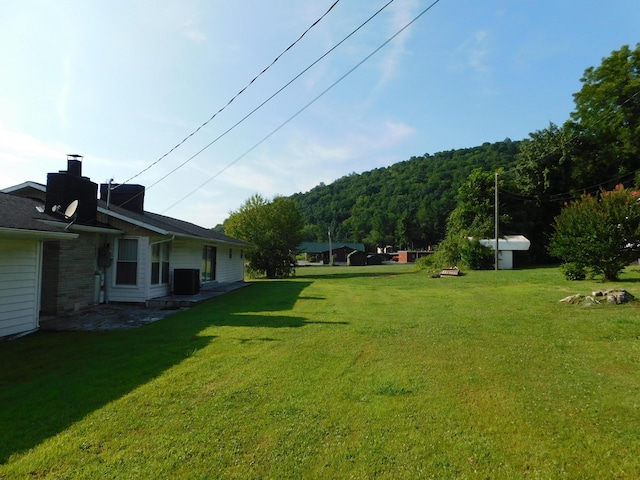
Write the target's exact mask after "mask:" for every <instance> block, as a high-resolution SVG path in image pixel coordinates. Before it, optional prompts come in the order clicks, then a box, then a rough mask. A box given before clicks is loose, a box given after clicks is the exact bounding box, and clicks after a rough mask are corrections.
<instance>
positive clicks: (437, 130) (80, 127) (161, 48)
mask: <svg viewBox="0 0 640 480" xmlns="http://www.w3.org/2000/svg"><path fill="white" fill-rule="evenodd" d="M387 2H388V0H340V1H338V2H337V3H336V4H335V6H334V7H333V8H332V9H331V10H330V11H329V12H328V13H327V14H326V16H324V18H322V20H320V21H319V22H318V23H317V24H316V25H314V26H313V28H311V29H310V30H309V31H308V33H306V34H305V35H304V36H303V37H302V38H300V39H299V37H300V36H301V35H302V33H303V32H305V31H306V30H307V29H308V28H309V27H310V26H311V25H312V24H314V22H316V21H317V20H318V19H319V18H321V17H322V16H323V15H324V14H325V13H326V12H327V11H328V10H329V9H330V7H331V6H332V5H333V4H334V3H335V0H305V1H299V0H272V1H269V2H266V1H262V0H234V1H233V2H230V1H228V0H224V1H223V0H109V1H105V0H102V1H99V0H56V1H51V0H3V1H2V2H0V65H2V67H1V69H0V167H1V173H0V189H2V188H6V187H9V186H12V185H17V184H20V183H23V182H25V181H34V182H39V183H43V184H46V178H47V177H46V175H47V173H50V172H57V171H60V170H65V169H66V165H67V164H66V155H67V154H78V155H82V156H83V167H82V168H83V175H85V176H87V177H89V178H91V180H92V181H94V182H96V183H105V182H107V181H108V180H109V179H113V181H114V183H123V182H127V183H136V184H142V185H145V186H146V187H147V190H146V194H145V209H146V210H148V211H152V212H155V213H161V214H164V215H169V216H172V217H176V218H180V219H183V220H187V221H190V222H193V223H196V224H198V225H201V226H204V227H213V226H215V225H217V224H219V223H222V222H223V221H224V220H225V219H226V218H227V217H228V216H229V213H230V212H232V211H235V210H237V209H238V208H240V206H241V205H242V204H243V203H244V202H245V201H246V200H247V199H248V198H249V197H251V196H252V195H254V194H260V195H262V196H263V197H265V198H267V199H271V198H273V197H274V196H276V195H285V196H289V195H291V194H294V193H298V192H307V191H309V190H310V189H312V188H313V187H314V186H316V185H318V184H319V183H320V182H324V183H325V184H330V183H331V182H333V181H335V180H336V179H338V178H341V177H343V176H345V175H349V174H351V173H354V172H355V173H362V172H365V171H369V170H373V169H375V168H380V167H387V166H390V165H392V164H394V163H397V162H401V161H404V160H408V159H410V158H411V157H412V156H420V155H424V154H434V153H437V152H441V151H446V150H452V149H458V148H467V147H474V146H478V145H481V144H482V143H484V142H497V141H502V140H504V139H505V138H510V139H512V140H522V139H524V138H527V137H528V136H529V134H530V133H532V132H535V131H537V130H541V129H544V128H546V127H547V126H548V125H549V123H550V122H553V123H555V124H562V123H563V122H564V121H566V120H567V119H569V115H570V113H571V111H572V110H573V109H574V103H573V94H574V93H576V92H578V91H579V90H580V87H581V83H580V78H581V77H582V74H583V73H584V71H585V69H586V68H588V67H590V66H598V65H599V64H600V63H601V61H602V59H603V58H604V57H607V56H609V55H610V54H611V52H612V51H614V50H618V49H619V48H620V47H621V46H623V45H630V46H631V47H635V45H636V44H637V43H638V42H640V30H639V29H638V25H640V2H638V1H637V0H613V1H610V2H602V1H601V0H600V1H595V0H582V1H580V2H576V1H575V0H537V1H534V0H485V1H478V0H440V1H439V2H437V3H436V4H435V5H433V6H432V7H431V8H430V9H428V7H429V6H430V5H432V4H433V2H434V0H394V1H392V2H391V3H390V4H389V5H388V6H387V7H385V8H384V9H383V10H382V11H381V12H380V13H379V14H378V15H376V16H375V17H374V18H373V19H372V20H371V21H369V22H368V23H366V24H365V25H364V26H362V27H361V28H360V29H359V30H358V31H357V32H356V33H354V34H353V35H352V36H350V37H349V38H348V39H347V40H345V41H344V42H343V43H342V44H340V46H338V47H337V48H335V49H334V50H333V51H331V53H329V54H327V55H326V56H325V57H324V58H322V59H320V58H321V57H322V56H323V55H325V54H326V53H327V52H328V51H329V50H330V49H332V48H333V47H334V46H335V45H336V44H338V43H339V42H341V41H342V40H343V39H345V37H347V36H348V35H349V34H351V33H352V32H353V31H354V30H356V29H357V28H358V27H360V26H361V25H362V24H363V23H364V22H365V21H367V19H369V17H371V16H372V15H373V14H374V13H375V12H377V11H378V10H380V9H381V8H382V7H384V6H385V4H387ZM427 9H428V10H427ZM425 10H427V11H426V12H425V13H424V14H423V15H422V16H420V17H419V18H417V19H416V20H415V21H414V22H413V23H412V24H411V25H410V26H408V27H407V28H405V29H404V30H402V29H403V28H404V27H405V26H407V24H409V22H411V21H412V20H414V19H415V18H416V17H418V16H419V15H420V13H421V12H424V11H425ZM394 35H395V37H394ZM392 37H393V39H392ZM297 39H299V40H298V41H297V42H296V40H297ZM390 39H392V40H391V41H389V40H390ZM294 43H295V44H294ZM292 44H294V45H293V46H292V47H291V48H290V49H288V50H286V51H285V49H287V47H289V46H291V45H292ZM283 52H284V53H283ZM281 53H282V56H280V57H279V58H278V60H277V61H276V62H275V63H274V64H273V65H271V64H272V62H273V61H274V59H276V57H278V56H279V55H280V54H281ZM319 59H320V60H319ZM318 60H319V61H318ZM316 61H317V63H315V64H314V62H316ZM312 64H313V66H312ZM269 65H271V66H270V67H269ZM266 67H269V68H268V69H267V70H266V71H264V73H262V74H260V72H262V71H263V70H264V69H265V68H266ZM309 67H311V68H309ZM305 69H308V70H306V71H305ZM303 71H304V73H302V72H303ZM301 73H302V75H300V74H301ZM298 75H300V76H299V77H298V78H297V79H295V78H296V77H297V76H298ZM256 77H257V78H256ZM252 79H255V80H254V81H253V82H252ZM294 79H295V81H293V82H292V83H291V84H290V85H289V86H287V87H286V88H284V90H282V91H281V92H280V93H278V94H277V95H276V96H275V97H273V98H271V99H270V100H268V99H269V98H270V97H272V96H273V95H274V94H275V93H276V92H278V90H280V89H282V88H283V87H285V85H287V84H288V83H289V82H291V81H292V80H294ZM245 87H247V88H246V89H245V90H243V89H244V88H245ZM242 90H243V91H242ZM241 91H242V93H240V94H239V95H238V93H239V92H241ZM232 99H233V101H231V100H232ZM267 100H268V101H267ZM230 101H231V103H229V102H230ZM265 101H267V102H266V103H265V104H264V105H262V104H263V103H264V102H265ZM260 105H262V106H260ZM257 107H260V108H258V109H257V110H256V108H257ZM254 110H255V112H254ZM252 112H253V113H252ZM247 115H249V116H248V117H247ZM212 117H213V118H212ZM245 117H246V118H245ZM238 122H240V123H238ZM205 123H206V125H204V126H202V125H203V124H205ZM236 124H237V125H236ZM199 127H202V128H200V129H199V130H198V128H199ZM230 129H231V130H230ZM196 130H197V132H196ZM194 132H196V133H194ZM192 134H193V135H192ZM185 139H186V140H185ZM177 145H179V146H178V147H177V148H175V149H174V150H173V151H171V150H172V149H173V147H175V146H177ZM169 152H171V153H169ZM167 154H168V155H167Z"/></svg>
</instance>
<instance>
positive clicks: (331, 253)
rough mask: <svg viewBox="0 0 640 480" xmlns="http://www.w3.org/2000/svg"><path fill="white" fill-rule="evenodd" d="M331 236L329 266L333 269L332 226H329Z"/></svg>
mask: <svg viewBox="0 0 640 480" xmlns="http://www.w3.org/2000/svg"><path fill="white" fill-rule="evenodd" d="M327 233H328V234H329V266H331V267H333V250H332V248H331V225H329V230H328V231H327Z"/></svg>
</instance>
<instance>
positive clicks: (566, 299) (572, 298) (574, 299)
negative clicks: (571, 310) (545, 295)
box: [560, 293, 582, 304]
mask: <svg viewBox="0 0 640 480" xmlns="http://www.w3.org/2000/svg"><path fill="white" fill-rule="evenodd" d="M560 301H561V302H562V303H571V304H576V303H580V302H581V301H582V295H580V294H579V293H576V294H575V295H569V296H568V297H564V298H563V299H562V300H560Z"/></svg>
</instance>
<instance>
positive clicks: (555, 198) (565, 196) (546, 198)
mask: <svg viewBox="0 0 640 480" xmlns="http://www.w3.org/2000/svg"><path fill="white" fill-rule="evenodd" d="M638 95H640V91H638V92H635V93H634V94H633V95H631V96H629V97H627V98H626V99H625V100H624V102H622V103H621V104H620V105H618V108H621V107H622V106H624V105H626V104H627V103H629V102H630V101H631V100H633V99H634V98H635V97H637V96H638ZM615 113H616V112H615V111H612V112H609V113H608V114H607V115H605V116H604V117H603V118H601V119H599V120H598V122H603V121H605V120H607V119H608V118H609V117H611V116H613V115H614V114H615ZM579 138H580V135H579V134H578V133H575V134H574V135H573V136H572V137H570V138H569V139H568V140H567V141H566V142H564V144H563V145H569V144H571V142H573V141H575V140H577V139H579ZM559 149H560V146H556V147H555V148H554V149H552V150H551V151H550V152H548V153H546V154H545V155H549V154H553V153H556V152H557V151H558V150H559ZM541 158H542V156H541V157H539V158H538V160H539V159H541ZM513 170H514V169H510V170H508V171H507V172H509V171H511V172H513ZM507 172H503V173H507ZM638 172H640V168H637V169H635V170H632V171H631V172H628V173H625V174H622V175H619V176H617V177H614V178H610V179H607V180H604V181H602V182H600V183H597V184H594V185H591V186H589V187H585V188H583V189H582V192H583V193H588V194H593V193H596V192H597V191H599V190H600V189H601V188H602V187H603V186H604V185H607V184H611V183H613V182H621V181H624V180H625V179H628V178H630V177H633V176H635V175H636V174H637V173H638ZM498 190H499V192H500V193H501V194H506V195H508V196H511V197H512V198H517V199H520V200H523V201H524V200H535V201H539V202H548V203H552V202H553V203H555V202H559V201H569V200H575V199H576V198H578V197H576V196H575V194H574V193H572V192H560V193H548V194H544V195H525V194H521V193H516V192H511V191H509V190H506V189H504V188H498Z"/></svg>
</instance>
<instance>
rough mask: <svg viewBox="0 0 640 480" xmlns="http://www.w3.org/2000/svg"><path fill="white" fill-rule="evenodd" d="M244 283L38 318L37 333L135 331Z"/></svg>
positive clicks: (226, 284)
mask: <svg viewBox="0 0 640 480" xmlns="http://www.w3.org/2000/svg"><path fill="white" fill-rule="evenodd" d="M249 285H250V284H249V283H245V282H233V283H224V284H218V285H215V286H212V287H207V288H205V289H202V290H201V291H200V293H198V294H196V295H170V296H167V297H161V298H154V299H152V300H149V301H148V302H147V306H144V305H139V304H125V303H108V304H101V305H96V306H94V307H90V308H88V309H86V310H83V311H80V312H77V313H73V314H69V315H59V316H55V317H50V316H43V317H41V318H40V330H48V331H96V330H119V329H129V328H138V327H141V326H143V325H146V324H148V323H152V322H155V321H157V320H160V319H162V318H164V317H166V316H168V315H171V314H173V313H176V312H179V311H181V310H185V309H187V308H189V307H192V306H194V305H197V304H199V303H202V302H204V301H206V300H209V299H210V298H214V297H217V296H220V295H224V294H225V293H228V292H231V291H233V290H237V289H239V288H244V287H247V286H249Z"/></svg>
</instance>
